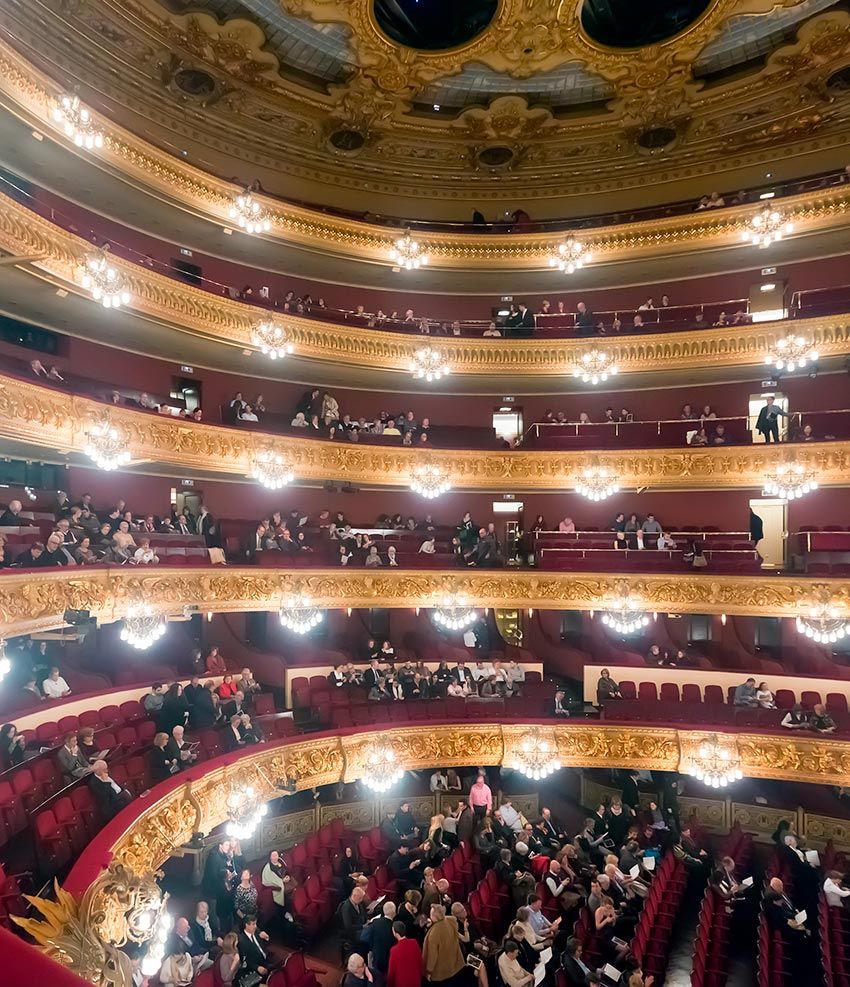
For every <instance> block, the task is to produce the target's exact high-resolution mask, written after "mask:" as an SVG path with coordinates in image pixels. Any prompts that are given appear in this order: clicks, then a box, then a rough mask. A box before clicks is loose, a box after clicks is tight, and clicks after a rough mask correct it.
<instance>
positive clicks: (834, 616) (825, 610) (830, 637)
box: [797, 603, 850, 644]
mask: <svg viewBox="0 0 850 987" xmlns="http://www.w3.org/2000/svg"><path fill="white" fill-rule="evenodd" d="M797 630H798V631H799V632H800V633H801V634H805V636H806V637H808V638H811V639H812V640H813V641H815V642H816V643H817V644H834V643H835V642H836V641H840V640H841V639H842V638H843V637H846V636H847V635H848V634H850V621H848V620H845V619H844V618H843V617H842V616H841V613H840V611H839V609H838V608H837V607H836V606H834V605H832V604H831V603H820V604H817V605H815V606H813V607H812V608H811V609H810V610H809V613H808V616H806V617H798V618H797Z"/></svg>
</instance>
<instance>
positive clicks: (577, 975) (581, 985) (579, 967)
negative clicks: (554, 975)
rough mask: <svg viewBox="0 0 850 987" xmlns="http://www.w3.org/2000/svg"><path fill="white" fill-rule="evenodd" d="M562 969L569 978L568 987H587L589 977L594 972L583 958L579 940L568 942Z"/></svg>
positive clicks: (572, 939) (562, 959) (562, 960)
mask: <svg viewBox="0 0 850 987" xmlns="http://www.w3.org/2000/svg"><path fill="white" fill-rule="evenodd" d="M561 969H562V970H563V971H564V976H565V977H566V978H567V985H568V987H586V984H587V982H588V980H587V975H588V974H589V973H591V972H593V971H591V968H590V967H589V966H587V964H586V963H585V962H584V960H583V959H582V958H581V943H580V942H579V941H578V939H575V938H570V939H568V940H567V946H566V949H565V950H564V955H563V956H562V957H561Z"/></svg>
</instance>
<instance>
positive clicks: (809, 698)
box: [800, 689, 821, 709]
mask: <svg viewBox="0 0 850 987" xmlns="http://www.w3.org/2000/svg"><path fill="white" fill-rule="evenodd" d="M820 701H821V700H820V693H819V692H814V691H813V690H812V689H806V691H805V692H803V693H801V694H800V702H801V703H802V704H803V706H804V707H805V708H806V709H811V708H812V707H813V706H817V705H818V703H819V702H820Z"/></svg>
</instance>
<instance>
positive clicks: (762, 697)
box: [756, 682, 776, 709]
mask: <svg viewBox="0 0 850 987" xmlns="http://www.w3.org/2000/svg"><path fill="white" fill-rule="evenodd" d="M756 704H757V705H758V706H760V707H761V708H762V709H776V698H775V697H774V695H773V693H772V692H771V691H770V688H769V687H768V684H767V682H762V683H761V684H760V685H759V687H758V689H757V690H756Z"/></svg>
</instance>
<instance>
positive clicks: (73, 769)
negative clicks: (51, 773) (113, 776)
mask: <svg viewBox="0 0 850 987" xmlns="http://www.w3.org/2000/svg"><path fill="white" fill-rule="evenodd" d="M56 760H57V761H58V762H59V768H60V770H61V772H62V778H63V780H64V781H65V784H66V785H70V784H71V783H72V782H74V781H76V780H77V779H78V778H85V777H87V776H88V775H90V774H91V773H92V767H91V765H90V764H89V762H88V758H87V757H85V756H84V755H83V753H82V752H81V751H80V743H79V741H78V740H77V735H76V734H75V733H67V734H65V739H64V741H63V743H62V746H61V747H60V748H59V752H58V753H57V755H56Z"/></svg>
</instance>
